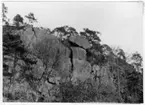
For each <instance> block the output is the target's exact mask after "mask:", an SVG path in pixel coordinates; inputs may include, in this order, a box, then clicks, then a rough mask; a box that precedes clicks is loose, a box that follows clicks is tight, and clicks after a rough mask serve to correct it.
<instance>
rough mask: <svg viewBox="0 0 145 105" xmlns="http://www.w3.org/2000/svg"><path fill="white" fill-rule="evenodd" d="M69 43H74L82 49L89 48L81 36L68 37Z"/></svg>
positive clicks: (86, 41)
mask: <svg viewBox="0 0 145 105" xmlns="http://www.w3.org/2000/svg"><path fill="white" fill-rule="evenodd" d="M69 41H71V42H72V43H74V44H76V45H78V46H80V47H83V48H84V49H87V48H90V47H91V45H90V43H89V41H88V40H87V39H86V38H85V37H83V36H78V35H77V36H70V37H69Z"/></svg>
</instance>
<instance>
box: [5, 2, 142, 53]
mask: <svg viewBox="0 0 145 105" xmlns="http://www.w3.org/2000/svg"><path fill="white" fill-rule="evenodd" d="M4 3H5V5H6V7H8V14H7V17H8V18H10V19H13V17H14V16H15V15H16V14H20V15H21V16H25V15H27V14H28V13H30V12H32V13H34V15H35V17H36V18H37V20H38V23H37V24H36V25H37V26H41V27H45V28H50V29H51V30H52V29H54V28H56V27H59V26H64V25H69V26H71V27H74V28H75V29H76V30H77V31H78V32H80V31H82V30H83V28H89V29H91V30H95V31H99V32H101V35H100V38H101V40H102V43H103V44H108V45H110V46H112V47H120V48H122V49H123V50H124V51H125V52H127V53H133V52H136V51H137V52H139V53H141V55H143V3H142V2H4Z"/></svg>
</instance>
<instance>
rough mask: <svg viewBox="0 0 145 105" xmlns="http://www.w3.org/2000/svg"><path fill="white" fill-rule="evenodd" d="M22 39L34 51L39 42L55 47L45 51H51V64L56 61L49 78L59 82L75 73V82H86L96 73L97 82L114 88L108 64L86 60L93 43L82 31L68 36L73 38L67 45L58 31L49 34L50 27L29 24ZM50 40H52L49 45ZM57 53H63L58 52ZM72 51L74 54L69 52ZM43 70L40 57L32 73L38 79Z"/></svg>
mask: <svg viewBox="0 0 145 105" xmlns="http://www.w3.org/2000/svg"><path fill="white" fill-rule="evenodd" d="M21 39H22V41H23V42H24V45H25V46H26V47H28V49H31V50H32V51H33V50H34V46H35V45H37V43H40V44H42V45H43V43H47V44H48V46H47V47H51V48H52V49H51V51H50V52H48V53H46V55H47V54H48V55H51V56H49V60H48V61H49V63H50V62H52V64H51V63H50V64H49V65H51V66H52V65H53V63H56V64H55V66H54V67H52V68H51V66H50V68H49V70H50V69H53V71H52V73H51V74H50V82H54V83H57V84H59V80H61V79H66V78H68V77H70V76H72V79H71V80H72V82H76V81H77V80H80V81H81V82H84V81H85V80H87V79H93V78H94V75H95V76H96V84H97V85H99V84H101V85H102V86H111V89H112V90H115V86H114V83H113V79H112V78H111V74H110V72H109V67H108V66H107V65H106V66H103V67H99V66H97V65H94V66H92V67H91V64H90V63H89V62H87V61H86V56H87V54H86V50H85V49H88V48H90V47H91V45H90V43H89V41H88V40H87V39H86V38H85V37H83V36H79V35H75V36H73V35H72V36H70V37H68V40H69V42H70V45H69V48H68V46H66V45H65V43H64V44H63V43H61V42H60V41H59V40H58V39H57V37H56V36H55V35H50V31H48V30H46V29H40V28H33V27H28V28H27V29H26V30H25V31H24V32H23V35H22V36H21ZM47 39H49V40H47ZM45 41H46V42H45ZM51 41H52V44H51V45H50V43H51ZM36 47H37V46H36ZM40 48H42V47H40ZM57 53H59V54H60V55H57ZM71 53H72V56H70V55H71ZM96 55H98V54H96ZM56 56H59V59H56ZM57 60H58V61H57ZM72 66H73V70H72ZM49 70H48V71H49ZM71 70H72V71H71ZM44 71H45V68H44V67H43V62H42V61H41V60H38V61H37V63H36V65H34V68H33V71H32V72H33V76H34V77H35V78H37V79H39V78H40V77H41V76H42V74H43V72H44ZM58 78H59V79H58ZM45 84H49V83H45ZM43 87H45V86H43ZM47 88H48V87H47V86H46V89H47Z"/></svg>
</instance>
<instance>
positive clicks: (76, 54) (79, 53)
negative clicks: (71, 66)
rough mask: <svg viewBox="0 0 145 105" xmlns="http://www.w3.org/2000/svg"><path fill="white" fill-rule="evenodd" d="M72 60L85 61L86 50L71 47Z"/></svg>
mask: <svg viewBox="0 0 145 105" xmlns="http://www.w3.org/2000/svg"><path fill="white" fill-rule="evenodd" d="M71 49H72V51H73V59H79V60H86V50H84V49H82V48H79V47H71Z"/></svg>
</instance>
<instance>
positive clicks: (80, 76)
mask: <svg viewBox="0 0 145 105" xmlns="http://www.w3.org/2000/svg"><path fill="white" fill-rule="evenodd" d="M73 63H74V71H73V74H72V75H73V77H72V81H73V82H75V81H76V80H80V81H82V82H83V81H85V80H86V79H89V78H91V65H90V64H89V63H88V62H87V61H84V60H78V59H74V60H73Z"/></svg>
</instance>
